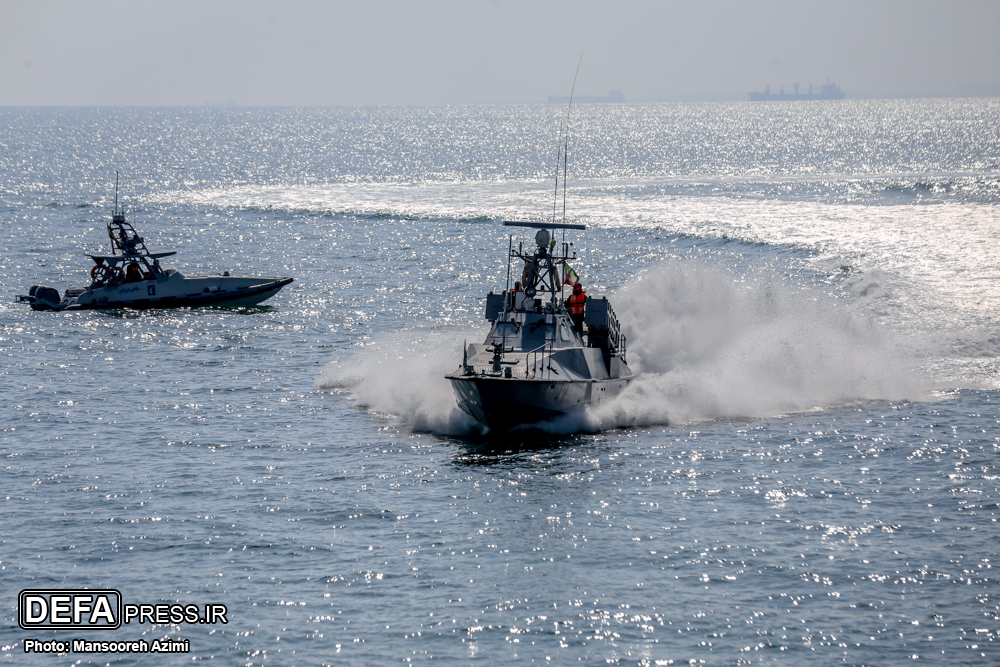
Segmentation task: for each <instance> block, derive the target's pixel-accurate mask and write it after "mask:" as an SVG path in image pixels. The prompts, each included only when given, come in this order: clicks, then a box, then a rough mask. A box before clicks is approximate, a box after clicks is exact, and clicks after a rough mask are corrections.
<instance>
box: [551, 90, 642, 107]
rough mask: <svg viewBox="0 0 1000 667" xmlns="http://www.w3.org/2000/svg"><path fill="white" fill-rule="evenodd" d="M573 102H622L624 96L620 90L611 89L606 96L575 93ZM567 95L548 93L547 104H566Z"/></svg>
mask: <svg viewBox="0 0 1000 667" xmlns="http://www.w3.org/2000/svg"><path fill="white" fill-rule="evenodd" d="M573 101H574V102H579V103H580V104H602V103H608V102H624V101H625V97H624V96H623V95H622V91H620V90H612V91H611V92H610V93H608V95H607V97H595V96H593V95H577V96H576V97H574V98H573ZM568 103H569V98H568V97H559V96H558V95H549V104H568Z"/></svg>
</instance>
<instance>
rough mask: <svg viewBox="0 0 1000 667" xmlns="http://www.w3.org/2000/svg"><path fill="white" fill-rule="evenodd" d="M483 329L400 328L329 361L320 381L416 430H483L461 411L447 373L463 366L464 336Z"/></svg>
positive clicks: (466, 432) (451, 432)
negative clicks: (341, 358)
mask: <svg viewBox="0 0 1000 667" xmlns="http://www.w3.org/2000/svg"><path fill="white" fill-rule="evenodd" d="M484 336H485V333H484V332H476V333H474V332H469V331H464V332H458V331H449V332H446V333H443V332H440V331H437V332H426V333H422V332H419V331H406V332H399V333H396V334H394V335H392V336H388V337H386V338H384V339H382V340H380V341H378V342H376V343H374V344H372V345H368V346H366V347H364V348H361V349H360V350H359V351H358V352H357V353H356V354H354V355H353V356H351V357H349V358H348V359H346V360H345V361H343V362H341V363H332V364H330V365H329V366H327V367H326V368H325V369H324V371H323V373H322V375H321V376H320V378H319V380H318V382H317V385H318V386H319V388H321V389H340V390H346V391H349V392H350V394H351V397H352V400H353V401H354V402H355V403H356V404H357V405H358V407H359V408H362V409H367V410H371V411H374V412H376V413H382V414H389V415H392V416H393V417H395V418H396V419H398V420H399V421H400V422H402V423H404V424H406V425H407V426H408V427H409V428H411V429H413V430H414V431H430V432H434V433H441V434H447V435H459V436H461V435H474V434H477V433H480V432H481V429H480V427H479V426H478V425H477V423H476V422H475V420H474V419H472V417H470V416H469V415H467V414H465V413H464V412H462V411H461V410H460V409H459V407H458V404H457V403H456V402H455V394H454V392H453V391H452V389H451V384H450V383H449V382H448V380H446V379H445V377H444V376H445V375H446V374H447V373H450V372H451V371H453V370H455V369H456V368H458V365H459V362H460V361H461V354H462V341H463V339H466V338H470V337H475V339H476V340H477V341H478V338H479V337H484Z"/></svg>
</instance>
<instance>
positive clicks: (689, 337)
mask: <svg viewBox="0 0 1000 667" xmlns="http://www.w3.org/2000/svg"><path fill="white" fill-rule="evenodd" d="M614 304H615V308H616V310H617V312H618V316H619V319H620V321H621V322H622V327H623V330H624V332H625V334H626V335H627V336H628V341H629V343H628V360H629V363H630V364H631V366H632V368H633V369H634V370H635V371H636V374H637V376H638V377H637V379H636V381H635V382H633V383H632V385H631V386H630V387H629V389H628V390H627V391H626V392H625V393H624V394H623V395H622V396H621V397H619V399H618V400H617V401H615V402H612V403H609V404H607V405H603V406H599V407H598V408H597V409H595V410H593V411H592V413H591V414H590V415H589V422H590V424H591V425H592V426H593V427H594V428H610V427H617V426H629V425H641V424H662V423H687V422H692V421H699V420H706V419H716V418H737V417H768V416H774V415H777V414H782V413H786V412H795V411H801V410H808V409H812V408H816V407H827V406H833V405H842V404H846V403H851V402H857V401H870V400H907V399H914V400H915V399H920V398H924V397H925V394H926V390H927V387H928V383H926V382H924V381H923V380H922V379H921V378H920V376H919V375H918V374H917V373H916V372H915V371H914V370H912V369H913V367H914V365H915V364H914V360H912V359H909V358H908V356H907V354H906V353H904V352H903V351H902V348H901V347H900V346H899V345H898V344H897V342H896V341H895V339H894V337H893V336H892V333H891V332H890V331H886V330H882V329H881V328H880V327H879V326H878V325H877V324H876V323H875V321H874V320H873V319H871V318H866V317H863V316H859V315H857V314H855V313H854V312H853V310H852V309H851V308H850V305H849V304H848V303H847V302H844V301H837V300H834V299H832V298H830V297H828V296H827V295H825V294H824V293H822V292H819V291H817V290H815V289H809V288H804V287H796V286H792V285H789V284H787V283H786V282H783V281H782V280H781V279H780V278H779V277H778V276H777V275H775V274H774V273H773V272H772V271H770V270H769V269H758V270H750V271H748V272H746V273H742V274H737V273H736V272H734V271H732V270H730V269H727V268H725V267H722V266H719V265H708V264H704V263H701V262H697V261H674V262H669V263H664V264H661V265H659V266H656V267H654V268H652V269H650V270H648V271H645V272H644V273H642V274H640V275H639V276H637V277H636V278H635V279H634V280H632V281H630V282H629V283H628V284H626V285H625V287H623V288H622V289H621V290H620V291H619V292H618V294H617V295H615V297H614Z"/></svg>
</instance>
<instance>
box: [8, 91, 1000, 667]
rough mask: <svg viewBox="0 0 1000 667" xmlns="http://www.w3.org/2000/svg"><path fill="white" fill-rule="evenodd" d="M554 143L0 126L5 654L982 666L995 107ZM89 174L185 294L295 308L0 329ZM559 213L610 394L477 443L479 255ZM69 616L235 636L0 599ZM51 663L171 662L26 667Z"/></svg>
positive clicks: (46, 266)
mask: <svg viewBox="0 0 1000 667" xmlns="http://www.w3.org/2000/svg"><path fill="white" fill-rule="evenodd" d="M564 118H565V109H564V108H556V107H554V106H544V105H511V106H477V107H442V108H371V109H241V108H235V109H217V108H206V109H192V108H162V109H149V108H143V109H127V108H65V109H58V108H46V109H38V108H5V109H0V229H2V239H3V245H2V249H3V253H2V256H0V277H2V283H3V285H4V291H5V293H6V297H5V298H4V299H3V300H2V301H0V355H2V359H3V363H2V365H0V378H2V382H0V428H2V431H0V452H2V454H3V457H4V463H3V468H2V475H0V582H2V586H0V590H3V591H4V593H3V596H4V599H3V600H2V605H0V606H2V609H3V626H4V627H3V631H2V637H0V655H3V656H4V659H5V660H6V661H8V662H12V663H31V664H50V663H51V662H53V661H54V662H57V663H60V664H71V663H72V664H102V665H103V664H107V663H109V662H111V663H116V664H118V663H125V664H131V663H142V664H181V663H187V662H189V661H190V660H192V659H197V660H211V661H219V662H221V663H222V664H241V665H259V664H279V665H286V664H287V665H298V664H309V665H313V664H342V663H350V664H388V663H413V662H416V663H427V662H431V661H434V662H439V663H444V664H467V663H475V662H486V661H495V660H503V661H506V662H512V663H519V664H529V663H533V664H569V663H574V664H576V663H580V664H622V665H626V664H634V665H654V664H655V665H664V664H675V665H676V664H698V665H701V664H705V665H722V664H727V665H729V664H777V665H799V664H803V663H805V662H806V661H810V662H814V663H815V664H840V663H845V664H877V665H901V664H912V663H914V662H924V663H930V664H945V663H947V664H973V665H978V664H982V665H990V664H997V663H998V662H1000V637H998V633H1000V622H998V620H1000V594H998V588H997V574H996V573H994V572H993V571H992V568H993V566H994V565H998V567H1000V562H998V559H1000V540H998V537H1000V530H998V527H997V516H998V514H1000V511H998V509H1000V508H998V506H997V502H998V494H1000V484H998V478H1000V472H998V465H997V458H998V454H1000V410H998V403H1000V382H998V370H1000V368H998V365H1000V364H998V360H1000V336H998V334H997V327H998V324H1000V208H998V206H1000V101H998V100H995V99H959V100H904V101H842V102H833V103H807V102H803V103H758V104H752V103H731V104H662V105H580V106H578V107H575V108H574V109H573V111H572V116H571V122H570V131H569V133H568V141H567V142H566V143H565V144H562V143H561V141H560V135H559V127H560V124H561V122H562V120H563V119H564ZM560 145H565V146H566V147H568V151H569V160H568V165H569V168H568V170H567V171H568V174H569V176H570V178H569V182H568V184H566V185H567V187H566V188H565V190H563V189H562V188H563V185H564V184H563V183H562V182H560V183H559V185H558V188H559V189H558V191H557V189H556V187H557V186H556V171H557V170H556V157H557V151H558V150H559V146H560ZM116 172H118V173H120V175H121V187H120V191H119V194H118V197H119V203H120V204H123V205H124V207H125V209H126V211H127V213H128V217H129V219H130V220H132V221H134V223H135V225H136V227H137V229H138V230H139V232H140V234H142V235H143V236H144V237H145V240H146V244H147V245H148V246H149V247H150V248H151V249H154V250H165V249H173V250H177V251H178V254H177V255H176V257H172V258H170V259H169V260H167V261H168V262H173V264H174V266H176V267H177V268H178V269H180V270H181V271H182V272H183V273H185V274H190V275H195V274H199V273H219V272H222V271H224V270H228V271H230V272H231V273H232V274H233V275H263V276H285V275H288V276H292V277H294V278H295V282H294V283H293V284H291V285H289V286H288V287H286V288H285V289H284V290H282V291H281V292H279V293H278V294H277V295H276V296H275V297H273V298H272V299H270V300H268V301H267V302H265V303H264V304H263V305H261V306H260V307H254V308H202V309H193V310H189V309H178V310H168V311H159V312H158V311H148V312H134V311H109V312H62V313H53V312H34V311H31V310H30V309H28V308H27V307H26V306H24V305H19V304H16V303H14V295H15V294H17V293H26V291H27V289H28V288H29V287H30V286H31V285H33V284H45V285H51V286H54V287H57V288H59V289H60V290H64V289H65V288H67V287H76V286H82V285H85V284H86V282H87V279H86V276H87V275H88V272H89V268H90V260H89V259H87V258H86V257H85V256H84V254H83V253H84V252H87V251H101V250H105V249H106V248H107V246H108V241H107V237H106V230H105V225H106V223H107V221H108V220H109V216H110V214H111V212H112V209H113V208H114V205H115V189H114V183H115V173H116ZM564 197H565V216H566V220H567V221H568V222H572V223H581V224H585V225H587V230H586V231H584V232H571V233H568V234H567V235H566V240H567V241H572V242H573V243H574V246H573V249H574V250H575V251H576V253H577V256H578V259H576V260H575V261H573V262H571V263H572V265H573V268H574V269H575V270H576V271H577V273H579V275H580V277H581V279H582V281H583V283H584V286H585V288H586V289H587V290H588V293H589V294H591V295H607V296H609V297H610V298H611V300H612V303H613V305H614V307H615V309H616V311H617V313H618V315H619V317H620V320H621V322H622V326H623V331H624V332H625V334H626V336H627V340H628V351H627V356H628V361H629V363H630V365H631V366H632V368H633V369H635V370H636V372H637V374H638V378H637V380H636V381H635V382H634V383H633V384H632V385H631V386H630V388H629V389H628V391H627V392H625V394H623V395H622V396H621V397H620V398H619V399H618V400H617V401H615V402H613V403H609V404H606V405H602V406H601V407H599V408H598V409H594V410H591V411H588V412H586V413H583V414H581V415H576V416H574V417H572V418H568V419H564V420H562V421H558V422H554V423H551V424H546V425H544V427H543V428H542V429H540V430H535V431H531V432H523V433H516V434H514V435H512V436H509V437H506V438H503V439H494V438H490V437H487V436H484V435H483V434H482V433H481V430H480V429H479V428H478V427H477V426H476V425H475V424H474V423H473V422H472V421H471V420H470V419H469V418H468V417H467V416H465V415H464V414H463V413H462V412H461V411H459V410H458V409H457V407H456V404H455V400H454V396H453V394H452V392H451V389H450V387H449V386H448V384H447V382H446V381H445V380H444V375H445V374H446V373H448V372H450V371H451V370H453V369H454V368H456V367H457V366H458V364H459V363H460V361H461V350H462V347H461V346H462V344H463V341H466V340H467V341H473V342H478V341H480V340H481V339H482V338H484V337H485V334H486V331H487V326H488V323H487V322H486V321H485V320H484V319H483V310H484V302H485V299H484V296H485V294H486V292H488V291H490V290H493V291H498V290H501V289H503V288H504V287H505V285H506V279H507V264H506V260H505V253H506V248H507V244H508V242H509V241H510V239H511V237H510V233H511V231H514V232H515V233H514V238H513V243H515V244H517V243H519V242H521V241H525V242H530V234H527V233H521V232H518V231H517V230H516V229H514V230H512V229H510V228H504V227H502V226H501V224H500V223H501V221H502V220H504V219H520V220H539V221H541V220H551V219H552V218H553V216H554V217H555V218H556V219H558V220H562V219H563V215H564V205H563V201H564ZM522 231H523V230H522ZM529 231H530V230H529ZM80 588H89V589H103V588H111V589H117V590H119V591H121V596H122V599H123V600H124V602H125V603H130V604H173V603H179V604H197V605H199V606H203V605H205V604H223V605H225V606H226V608H227V621H228V622H227V623H225V624H222V623H215V624H211V625H209V624H187V623H180V624H177V623H174V624H171V623H169V622H168V623H159V624H157V623H153V622H149V621H148V620H147V621H146V622H138V621H136V620H133V621H132V622H131V623H129V624H125V625H122V627H121V628H120V629H118V630H115V631H112V632H97V633H89V634H88V633H82V632H77V631H75V630H54V631H53V630H22V629H20V628H19V627H18V601H17V594H18V591H21V590H27V589H80ZM98 635H99V636H98ZM80 636H84V638H86V639H89V640H94V641H108V640H112V639H114V640H122V641H133V640H139V639H145V640H146V641H148V642H150V643H151V642H152V641H153V640H154V639H163V638H170V639H173V640H177V641H181V640H188V645H189V651H190V652H189V653H182V654H174V655H152V654H116V653H92V654H86V653H75V652H68V653H66V654H64V655H62V656H61V657H57V658H55V659H53V656H51V655H36V654H30V655H25V653H24V642H25V640H31V639H38V640H42V641H46V640H52V639H59V640H67V639H72V638H76V637H80Z"/></svg>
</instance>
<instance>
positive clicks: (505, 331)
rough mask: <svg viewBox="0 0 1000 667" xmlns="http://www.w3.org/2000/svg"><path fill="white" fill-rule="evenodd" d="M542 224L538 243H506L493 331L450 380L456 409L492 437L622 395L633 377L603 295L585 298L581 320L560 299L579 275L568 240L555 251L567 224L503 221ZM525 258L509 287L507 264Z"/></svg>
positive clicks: (489, 314) (490, 308)
mask: <svg viewBox="0 0 1000 667" xmlns="http://www.w3.org/2000/svg"><path fill="white" fill-rule="evenodd" d="M503 224H504V225H505V226H508V227H530V228H533V229H538V230H539V231H538V232H537V233H536V235H535V243H534V248H533V249H531V250H530V251H526V250H525V248H524V246H523V243H520V244H518V247H517V248H516V249H515V248H514V247H513V236H511V240H510V244H509V246H508V257H507V259H508V264H507V289H506V290H505V291H504V292H503V293H502V294H494V293H492V292H490V293H489V294H488V295H487V296H486V319H487V320H489V321H490V323H491V325H492V326H491V328H490V332H489V334H488V335H487V336H486V340H485V341H484V342H483V343H482V344H481V345H479V344H475V343H472V344H468V345H465V346H464V350H463V352H462V364H461V366H460V367H459V368H458V369H457V370H455V371H454V372H452V373H449V374H448V375H446V376H445V377H446V378H447V379H448V380H450V381H451V385H452V388H453V389H454V391H455V395H456V397H457V399H458V405H459V407H460V408H461V409H462V410H464V411H465V412H467V413H468V414H469V415H471V416H472V417H474V418H475V419H476V420H477V421H478V422H479V423H481V424H482V425H484V426H486V427H487V428H488V429H489V430H490V432H492V433H493V434H494V435H502V434H504V433H507V432H508V431H511V430H512V429H517V428H519V427H525V426H530V425H532V424H538V423H539V422H544V421H548V420H552V419H555V418H558V417H561V416H564V415H568V414H571V413H573V412H577V411H581V410H583V409H584V408H585V407H586V406H588V405H597V404H599V403H602V402H604V401H607V400H610V399H612V398H614V397H615V396H617V395H618V394H620V393H621V392H622V390H623V389H625V387H627V386H628V384H629V383H630V382H631V381H632V380H633V379H635V375H634V374H633V373H632V371H631V370H630V369H629V367H628V364H627V363H626V361H625V353H626V349H625V343H626V341H625V335H624V334H622V333H621V330H620V329H619V326H618V319H617V318H616V317H615V313H614V311H613V310H612V308H611V304H610V303H609V302H608V300H607V299H606V298H600V299H595V298H593V297H589V296H588V297H586V300H585V302H584V312H583V317H582V318H580V317H579V315H577V320H578V321H577V322H574V319H573V317H572V315H571V313H570V308H569V306H568V304H567V303H566V302H564V300H563V294H564V284H565V282H575V279H576V274H575V272H573V271H572V269H571V268H570V267H569V265H568V264H567V261H568V260H570V259H574V258H575V257H576V254H575V253H573V254H572V255H571V254H570V247H571V246H572V244H571V243H566V241H565V232H564V233H563V235H564V236H563V241H562V243H561V245H560V247H559V250H558V251H557V250H556V240H555V238H554V236H553V234H552V231H551V230H553V229H563V230H565V229H585V228H586V227H585V226H584V225H572V224H565V223H535V222H504V223H503ZM513 260H521V261H523V262H524V270H523V272H522V274H521V278H522V280H521V281H519V283H520V284H519V285H515V288H514V289H510V262H511V261H513ZM576 310H579V307H577V308H576Z"/></svg>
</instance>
